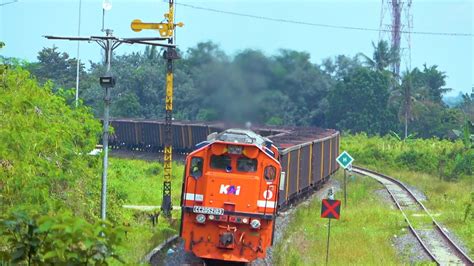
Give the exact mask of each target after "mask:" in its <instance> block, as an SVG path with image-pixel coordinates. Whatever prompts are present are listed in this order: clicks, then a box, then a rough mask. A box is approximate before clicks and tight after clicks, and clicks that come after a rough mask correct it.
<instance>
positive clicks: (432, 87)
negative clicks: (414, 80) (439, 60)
mask: <svg viewBox="0 0 474 266" xmlns="http://www.w3.org/2000/svg"><path fill="white" fill-rule="evenodd" d="M419 78H420V79H421V80H422V81H423V83H424V85H425V86H426V88H427V96H428V100H429V101H432V102H434V103H437V104H440V105H444V104H443V101H442V100H443V97H442V96H443V94H445V93H446V92H448V91H450V90H451V89H450V88H443V87H444V86H446V81H445V79H446V73H445V72H442V71H439V70H438V66H437V65H433V66H430V67H427V66H426V64H424V65H423V72H421V75H420V77H419Z"/></svg>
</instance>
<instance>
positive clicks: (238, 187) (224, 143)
mask: <svg viewBox="0 0 474 266" xmlns="http://www.w3.org/2000/svg"><path fill="white" fill-rule="evenodd" d="M278 159H279V153H278V149H277V148H276V147H275V145H273V143H272V142H271V141H270V140H269V139H267V138H264V137H262V136H260V135H258V134H256V133H254V132H253V131H250V130H242V129H229V130H226V131H223V132H221V133H219V134H217V133H213V134H210V135H209V136H208V140H207V141H205V142H202V143H200V144H198V145H197V146H196V150H194V151H193V152H191V153H190V154H189V155H188V156H187V158H186V167H185V172H184V180H183V188H182V198H181V208H182V214H181V215H182V217H181V228H180V236H181V237H182V238H183V239H184V241H185V250H186V251H187V252H192V253H194V254H195V255H196V256H198V257H201V258H204V259H217V260H225V261H238V262H250V261H253V260H255V259H256V258H263V257H265V255H266V250H267V248H268V247H269V246H271V245H272V242H273V233H274V232H273V231H274V225H275V218H276V212H277V203H278V192H279V182H280V173H281V165H280V162H279V161H278Z"/></svg>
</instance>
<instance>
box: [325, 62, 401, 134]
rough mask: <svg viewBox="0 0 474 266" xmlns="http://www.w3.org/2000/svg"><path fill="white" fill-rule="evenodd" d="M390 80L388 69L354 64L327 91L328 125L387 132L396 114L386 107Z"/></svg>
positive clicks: (361, 130)
mask: <svg viewBox="0 0 474 266" xmlns="http://www.w3.org/2000/svg"><path fill="white" fill-rule="evenodd" d="M389 84H390V77H389V76H388V74H387V73H382V72H379V71H373V70H370V69H368V68H365V67H359V68H357V69H356V70H355V71H354V72H353V73H351V74H350V75H348V76H347V77H345V78H344V80H343V81H341V82H338V83H337V85H336V87H335V88H334V89H333V90H332V91H331V92H330V93H329V97H328V102H329V104H328V105H329V108H328V110H327V114H326V115H327V118H328V126H329V127H333V128H334V127H335V128H338V129H340V130H349V131H351V132H367V133H368V134H386V133H388V132H389V131H390V130H392V129H393V123H392V121H394V118H395V117H394V115H393V113H392V112H391V111H390V109H389V108H387V105H388V98H389V89H388V88H389Z"/></svg>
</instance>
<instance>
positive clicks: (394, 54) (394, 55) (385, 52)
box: [359, 40, 400, 71]
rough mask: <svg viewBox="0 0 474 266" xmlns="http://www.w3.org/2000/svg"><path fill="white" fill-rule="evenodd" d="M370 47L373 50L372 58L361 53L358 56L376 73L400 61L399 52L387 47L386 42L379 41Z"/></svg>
mask: <svg viewBox="0 0 474 266" xmlns="http://www.w3.org/2000/svg"><path fill="white" fill-rule="evenodd" d="M372 47H373V48H374V53H373V54H372V58H370V57H368V56H366V55H365V54H362V53H360V54H359V56H361V57H362V58H363V59H364V60H365V64H366V65H367V66H368V67H370V68H372V69H374V70H377V71H385V70H386V69H387V68H388V67H389V66H391V65H392V64H394V63H395V62H397V61H400V53H399V51H397V50H396V49H395V48H394V47H389V44H388V42H387V41H384V40H381V41H379V42H378V43H377V45H375V43H373V42H372Z"/></svg>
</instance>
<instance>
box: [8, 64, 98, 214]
mask: <svg viewBox="0 0 474 266" xmlns="http://www.w3.org/2000/svg"><path fill="white" fill-rule="evenodd" d="M0 85H1V88H0V94H1V97H0V113H1V116H2V119H1V121H0V190H1V195H2V197H1V198H0V202H1V204H0V210H1V212H5V211H6V209H9V208H11V207H13V206H16V207H18V206H20V205H23V204H27V205H28V206H29V207H31V208H37V209H38V210H42V211H48V210H54V209H57V208H59V207H60V206H67V208H70V209H72V210H73V211H74V212H76V211H79V210H81V209H83V208H82V206H79V205H78V204H79V203H78V202H77V200H76V199H77V198H78V197H83V198H87V197H86V195H85V193H88V192H86V190H85V189H84V188H85V185H86V184H88V183H90V181H91V180H93V179H94V178H96V176H97V173H98V172H99V168H98V166H99V164H98V163H99V160H98V158H95V157H91V156H89V155H88V153H89V152H90V151H91V150H92V149H93V148H94V147H95V145H96V144H97V140H98V138H97V137H98V135H99V131H100V125H99V123H98V122H97V121H96V120H95V119H94V118H93V117H92V115H91V114H90V111H89V108H87V107H84V106H81V107H79V108H77V109H71V108H69V107H68V106H67V105H66V103H65V101H64V99H63V98H61V97H58V96H55V95H54V94H53V93H52V92H51V89H52V88H51V87H52V86H51V83H49V82H47V83H46V84H45V85H44V86H42V87H41V86H39V85H38V84H37V82H36V81H35V80H33V79H31V78H30V77H29V73H28V72H27V71H24V70H22V69H20V68H16V69H11V70H9V71H7V72H6V75H4V76H3V78H2V80H1V82H0ZM79 188H82V190H80V191H79ZM89 217H90V216H89Z"/></svg>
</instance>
